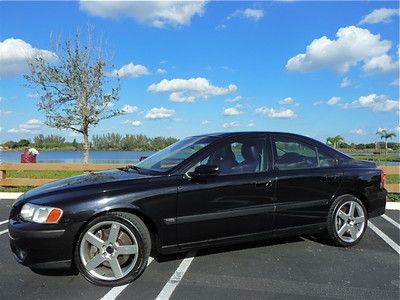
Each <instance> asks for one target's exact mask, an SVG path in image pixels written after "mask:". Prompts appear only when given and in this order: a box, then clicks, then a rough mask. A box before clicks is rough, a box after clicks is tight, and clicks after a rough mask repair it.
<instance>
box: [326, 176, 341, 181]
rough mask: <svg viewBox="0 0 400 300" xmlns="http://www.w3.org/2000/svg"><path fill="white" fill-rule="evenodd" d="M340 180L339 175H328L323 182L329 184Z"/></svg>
mask: <svg viewBox="0 0 400 300" xmlns="http://www.w3.org/2000/svg"><path fill="white" fill-rule="evenodd" d="M338 179H339V175H326V176H325V177H324V178H323V180H324V181H327V182H332V181H337V180H338Z"/></svg>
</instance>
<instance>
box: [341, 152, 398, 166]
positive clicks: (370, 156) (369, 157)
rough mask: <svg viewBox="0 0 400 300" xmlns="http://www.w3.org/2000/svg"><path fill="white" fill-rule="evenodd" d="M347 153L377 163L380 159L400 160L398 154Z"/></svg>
mask: <svg viewBox="0 0 400 300" xmlns="http://www.w3.org/2000/svg"><path fill="white" fill-rule="evenodd" d="M347 154H348V155H350V156H351V157H354V158H358V159H363V160H370V161H375V162H377V163H378V164H379V162H380V161H394V162H400V156H399V155H384V154H375V155H374V154H354V155H352V154H351V153H347Z"/></svg>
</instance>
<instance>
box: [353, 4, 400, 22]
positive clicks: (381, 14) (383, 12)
mask: <svg viewBox="0 0 400 300" xmlns="http://www.w3.org/2000/svg"><path fill="white" fill-rule="evenodd" d="M398 15H399V9H398V8H379V9H374V10H373V11H372V12H371V13H370V14H368V15H366V16H364V17H363V19H362V20H361V21H360V24H376V23H389V22H390V21H391V19H392V17H393V16H398Z"/></svg>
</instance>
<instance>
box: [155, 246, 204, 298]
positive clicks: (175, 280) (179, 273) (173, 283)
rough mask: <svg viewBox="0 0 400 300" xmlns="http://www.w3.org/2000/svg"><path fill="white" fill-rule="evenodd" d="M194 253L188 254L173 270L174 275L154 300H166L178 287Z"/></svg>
mask: <svg viewBox="0 0 400 300" xmlns="http://www.w3.org/2000/svg"><path fill="white" fill-rule="evenodd" d="M195 255H196V252H194V251H193V252H189V253H188V255H187V256H186V258H185V259H184V260H183V261H182V262H181V264H180V265H179V267H178V268H177V269H176V270H175V273H174V274H172V276H171V278H170V279H169V280H168V282H167V283H166V284H165V285H164V288H163V289H162V290H161V292H160V293H159V294H158V296H157V298H156V300H168V299H169V298H170V297H171V295H172V293H173V292H174V290H175V288H176V287H177V286H178V284H179V282H181V280H182V278H183V276H184V275H185V273H186V271H187V269H188V268H189V266H190V264H191V263H192V261H193V259H194V256H195Z"/></svg>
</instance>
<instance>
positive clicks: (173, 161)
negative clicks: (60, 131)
mask: <svg viewBox="0 0 400 300" xmlns="http://www.w3.org/2000/svg"><path fill="white" fill-rule="evenodd" d="M213 140H215V138H213V137H189V138H186V139H183V140H181V141H179V142H177V143H175V144H172V145H171V146H169V147H167V148H165V149H163V150H161V151H158V152H156V153H155V154H153V155H152V156H150V157H148V158H146V159H145V160H143V161H141V162H139V163H138V164H136V165H137V166H138V167H140V168H143V169H148V170H152V171H157V172H166V171H169V170H170V169H172V168H173V167H175V166H176V165H178V164H179V163H181V162H182V161H184V160H185V159H187V158H188V157H190V156H192V155H193V154H195V153H196V152H198V151H200V150H201V149H203V148H204V147H206V146H208V145H209V144H210V143H211V142H212V141H213Z"/></svg>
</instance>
